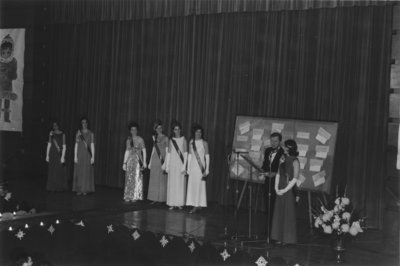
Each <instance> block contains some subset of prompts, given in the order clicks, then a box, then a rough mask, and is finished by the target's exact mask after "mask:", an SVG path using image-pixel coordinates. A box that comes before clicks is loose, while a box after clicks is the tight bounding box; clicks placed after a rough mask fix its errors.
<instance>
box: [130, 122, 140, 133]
mask: <svg viewBox="0 0 400 266" xmlns="http://www.w3.org/2000/svg"><path fill="white" fill-rule="evenodd" d="M133 127H135V128H136V129H137V131H139V130H140V128H139V124H138V123H136V122H135V121H132V122H130V123H129V125H128V131H131V128H133Z"/></svg>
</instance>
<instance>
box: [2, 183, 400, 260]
mask: <svg viewBox="0 0 400 266" xmlns="http://www.w3.org/2000/svg"><path fill="white" fill-rule="evenodd" d="M42 193H43V194H41V195H40V196H38V195H36V196H35V202H36V203H37V204H39V205H40V207H39V209H40V208H41V209H42V211H41V212H39V213H38V214H36V215H33V216H24V217H16V218H14V219H11V220H2V221H1V222H0V230H6V229H7V228H8V227H9V226H14V227H18V226H22V225H24V224H26V223H38V222H39V221H45V220H46V219H54V218H57V219H60V220H63V219H64V220H65V219H74V220H80V219H84V220H86V221H89V222H90V221H102V222H103V223H112V224H113V225H116V226H121V225H122V226H126V227H128V228H138V229H140V230H142V231H150V232H153V233H158V234H167V235H173V236H178V237H184V238H188V237H189V238H194V239H196V240H198V241H201V242H207V243H211V244H212V245H213V246H215V247H223V246H226V247H228V248H230V249H231V250H240V251H245V252H248V253H249V254H251V255H260V256H264V257H270V258H272V259H274V261H282V263H283V265H285V264H287V265H293V264H292V263H293V262H296V263H298V264H299V265H334V264H336V262H335V258H334V254H333V252H332V249H331V242H330V241H331V238H330V237H329V236H327V235H324V234H323V233H321V232H318V231H315V230H314V231H312V230H311V229H310V228H309V225H308V221H305V220H300V219H299V220H298V221H297V225H298V238H299V243H298V244H297V245H286V246H278V245H270V246H268V245H267V243H266V214H265V213H263V212H257V213H253V215H252V224H251V236H252V239H251V240H255V238H257V240H258V241H256V242H246V240H248V239H247V236H248V234H249V219H248V211H247V210H240V211H239V213H238V215H237V218H236V217H235V215H234V211H233V208H232V207H229V206H221V205H218V204H216V203H211V204H210V206H209V207H208V208H207V209H203V210H202V211H201V212H199V213H196V214H189V213H188V211H189V208H184V209H183V210H173V211H170V210H168V208H167V206H165V205H164V204H155V205H151V204H150V202H147V201H143V202H138V203H131V204H126V203H124V202H123V201H122V190H118V189H109V188H104V187H102V188H97V190H96V193H93V194H90V195H88V196H85V197H83V196H75V195H74V194H72V193H70V192H63V193H48V192H42ZM236 236H238V239H237V240H236ZM345 260H346V265H399V254H398V246H394V245H393V241H392V240H391V239H387V238H385V237H384V236H383V234H382V232H381V231H378V230H366V231H365V233H363V234H360V235H359V236H357V237H356V238H354V239H349V240H348V241H347V243H346V252H345Z"/></svg>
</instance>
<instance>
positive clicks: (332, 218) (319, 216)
mask: <svg viewBox="0 0 400 266" xmlns="http://www.w3.org/2000/svg"><path fill="white" fill-rule="evenodd" d="M353 214H354V209H353V208H352V207H351V206H350V200H349V198H347V197H337V198H336V200H335V205H334V207H333V209H331V210H328V209H327V208H326V207H325V206H323V205H322V206H321V211H319V210H318V211H317V212H316V214H314V219H315V221H314V226H315V227H316V228H322V229H323V230H324V233H325V234H336V235H338V236H340V235H344V234H350V235H352V236H356V235H357V234H358V233H362V232H363V229H362V228H361V223H362V222H363V221H364V219H363V218H359V219H355V218H354V217H353V216H355V215H353Z"/></svg>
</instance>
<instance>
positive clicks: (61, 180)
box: [46, 133, 68, 191]
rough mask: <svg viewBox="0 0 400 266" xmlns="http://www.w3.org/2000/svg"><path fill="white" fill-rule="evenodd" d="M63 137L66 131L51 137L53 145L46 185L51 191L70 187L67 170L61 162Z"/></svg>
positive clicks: (50, 152)
mask: <svg viewBox="0 0 400 266" xmlns="http://www.w3.org/2000/svg"><path fill="white" fill-rule="evenodd" d="M63 138H65V137H64V133H59V134H54V135H53V136H52V137H51V138H50V139H49V141H50V144H51V146H50V151H49V168H48V175H47V186H46V187H47V190H49V191H64V190H67V188H68V179H67V170H66V168H65V166H64V165H63V164H62V163H61V151H62V146H63V145H64V144H65V143H64V140H63ZM55 143H57V146H56V144H55ZM57 147H58V148H57Z"/></svg>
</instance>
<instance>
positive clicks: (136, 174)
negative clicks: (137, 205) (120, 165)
mask: <svg viewBox="0 0 400 266" xmlns="http://www.w3.org/2000/svg"><path fill="white" fill-rule="evenodd" d="M144 148H145V146H144V141H143V139H142V138H141V137H139V136H138V137H136V138H131V137H129V138H128V139H127V140H126V149H127V150H128V151H129V155H128V160H127V164H126V171H125V189H124V200H125V201H134V200H142V199H143V174H142V171H141V165H140V164H141V163H140V162H143V157H142V150H143V149H144Z"/></svg>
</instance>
